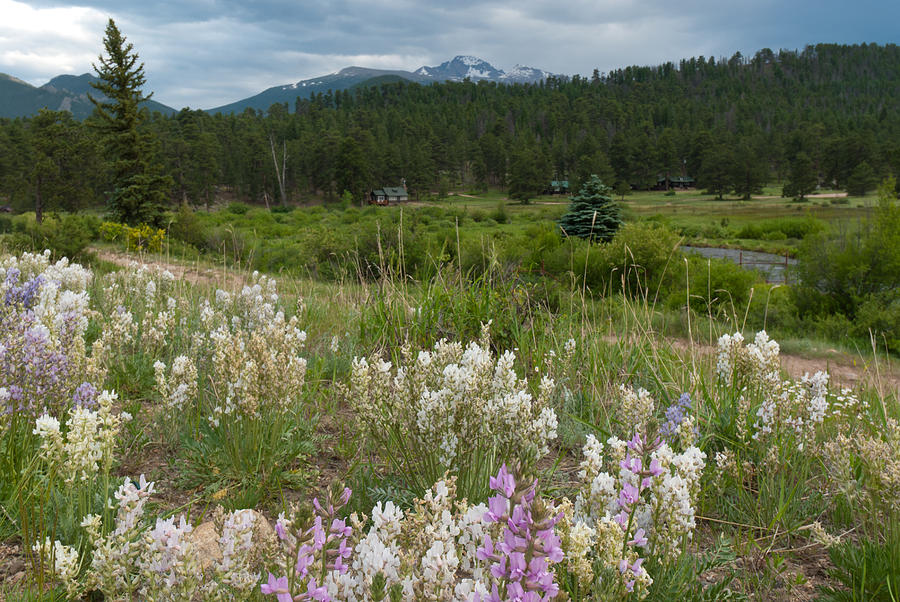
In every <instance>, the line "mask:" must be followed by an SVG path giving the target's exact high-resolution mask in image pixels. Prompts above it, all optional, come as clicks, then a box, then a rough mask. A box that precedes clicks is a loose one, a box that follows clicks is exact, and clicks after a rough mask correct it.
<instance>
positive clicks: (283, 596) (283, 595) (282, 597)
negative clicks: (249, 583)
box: [259, 573, 291, 602]
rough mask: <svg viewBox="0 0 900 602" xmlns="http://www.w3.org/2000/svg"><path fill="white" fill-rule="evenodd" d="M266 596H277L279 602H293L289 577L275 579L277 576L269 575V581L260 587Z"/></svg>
mask: <svg viewBox="0 0 900 602" xmlns="http://www.w3.org/2000/svg"><path fill="white" fill-rule="evenodd" d="M259 588H260V590H261V591H262V593H264V594H275V595H276V596H277V597H278V602H291V593H290V591H288V580H287V577H278V578H277V579H276V578H275V575H273V574H272V573H269V581H268V582H267V583H263V584H262V585H261V586H259Z"/></svg>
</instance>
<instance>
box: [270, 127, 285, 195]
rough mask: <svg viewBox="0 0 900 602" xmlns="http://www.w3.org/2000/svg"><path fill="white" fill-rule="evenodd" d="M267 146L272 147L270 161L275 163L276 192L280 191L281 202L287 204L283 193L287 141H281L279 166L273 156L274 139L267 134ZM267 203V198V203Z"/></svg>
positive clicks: (276, 158)
mask: <svg viewBox="0 0 900 602" xmlns="http://www.w3.org/2000/svg"><path fill="white" fill-rule="evenodd" d="M269 148H271V149H272V162H273V163H274V164H275V179H276V180H278V192H280V193H281V204H282V205H286V204H287V196H286V195H285V193H284V179H285V168H286V167H287V142H286V141H284V140H282V141H281V168H279V167H278V157H276V156H275V139H274V138H273V137H272V135H271V134H269ZM266 204H267V205H268V199H267V203H266Z"/></svg>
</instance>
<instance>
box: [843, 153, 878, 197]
mask: <svg viewBox="0 0 900 602" xmlns="http://www.w3.org/2000/svg"><path fill="white" fill-rule="evenodd" d="M877 183H878V177H877V176H876V175H875V170H874V169H872V166H871V165H869V163H868V162H867V161H862V162H861V163H860V164H859V165H857V166H856V167H855V168H854V169H853V173H852V174H850V177H849V178H848V179H847V194H848V195H849V196H865V195H866V193H868V192H869V191H871V190H873V189H874V188H875V186H876V185H877Z"/></svg>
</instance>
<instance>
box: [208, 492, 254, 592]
mask: <svg viewBox="0 0 900 602" xmlns="http://www.w3.org/2000/svg"><path fill="white" fill-rule="evenodd" d="M257 516H258V515H257V514H256V513H255V512H253V511H252V510H236V511H234V512H232V513H230V514H228V515H226V516H225V520H224V523H223V525H222V535H221V537H219V547H220V548H221V549H222V560H220V561H219V562H218V563H217V564H216V567H215V573H216V575H217V576H218V579H217V581H218V582H219V583H222V584H225V585H228V586H229V587H231V588H233V589H235V590H238V591H241V592H245V593H246V594H248V595H249V593H250V590H251V589H253V588H254V587H255V586H256V584H257V583H258V582H259V575H258V574H256V573H255V572H254V570H253V563H252V553H253V550H254V545H253V531H254V528H255V527H256V522H257Z"/></svg>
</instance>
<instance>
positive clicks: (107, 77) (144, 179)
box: [88, 19, 172, 224]
mask: <svg viewBox="0 0 900 602" xmlns="http://www.w3.org/2000/svg"><path fill="white" fill-rule="evenodd" d="M103 46H104V48H105V50H106V56H105V57H104V56H103V55H100V57H98V60H99V66H98V65H93V67H94V71H96V72H97V77H99V78H100V81H99V82H92V83H91V86H93V87H94V88H95V89H96V90H97V91H98V92H100V93H101V94H102V95H103V97H100V98H94V97H93V96H90V95H88V98H90V100H91V102H92V103H93V104H94V106H95V107H96V111H95V114H96V115H97V116H98V120H97V121H95V125H96V127H97V128H98V129H100V130H101V132H102V133H103V134H104V135H105V137H106V143H107V146H106V148H107V152H108V154H109V158H110V160H111V161H112V164H113V165H112V167H113V169H112V172H113V178H114V182H113V183H114V191H113V193H112V196H111V198H110V209H111V212H112V215H113V218H114V219H116V220H118V221H122V222H126V223H129V224H139V223H154V224H155V223H158V222H159V220H160V216H161V205H162V203H163V201H164V200H165V197H166V188H167V187H169V188H170V187H171V184H172V181H171V178H168V177H160V176H158V175H154V174H152V173H151V170H150V167H149V162H148V157H149V155H150V148H149V146H150V141H149V139H148V137H147V135H146V134H144V133H143V132H142V131H141V129H140V126H141V123H142V122H143V121H144V119H145V118H146V112H145V111H143V110H142V109H141V106H140V104H141V103H142V102H144V101H146V100H149V99H150V97H151V96H153V94H152V93H151V94H149V95H148V96H144V93H143V92H142V91H141V88H142V87H143V86H144V84H145V83H146V78H145V77H144V64H143V63H138V55H137V53H136V52H134V46H133V45H132V44H130V43H126V39H125V36H123V35H122V33H121V32H120V31H119V29H118V27H116V24H115V22H114V21H113V20H112V19H110V20H109V23H108V24H107V25H106V35H105V36H104V38H103ZM104 97H105V98H104Z"/></svg>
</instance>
